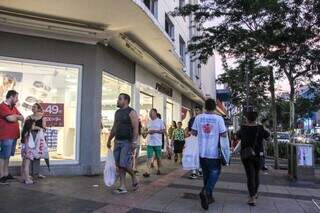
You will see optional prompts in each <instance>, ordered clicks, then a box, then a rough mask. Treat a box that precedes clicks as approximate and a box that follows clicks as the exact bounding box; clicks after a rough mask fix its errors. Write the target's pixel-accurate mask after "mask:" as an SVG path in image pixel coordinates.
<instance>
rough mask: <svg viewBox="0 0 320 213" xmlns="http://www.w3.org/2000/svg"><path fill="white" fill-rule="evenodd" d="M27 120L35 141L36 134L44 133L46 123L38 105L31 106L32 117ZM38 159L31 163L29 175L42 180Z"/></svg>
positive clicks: (35, 158)
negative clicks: (30, 122)
mask: <svg viewBox="0 0 320 213" xmlns="http://www.w3.org/2000/svg"><path fill="white" fill-rule="evenodd" d="M27 120H31V121H32V122H33V123H34V126H33V128H32V129H31V134H32V136H33V138H34V139H36V136H37V134H38V133H39V131H41V130H42V131H45V129H46V122H45V118H44V117H43V109H42V107H41V105H40V104H39V103H35V104H34V105H33V106H32V115H29V116H28V117H27V118H26V121H27ZM40 160H41V159H40V158H37V157H36V156H35V157H34V158H33V159H32V161H31V175H32V177H33V178H39V179H44V178H45V176H44V175H42V174H40Z"/></svg>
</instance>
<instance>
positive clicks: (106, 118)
mask: <svg viewBox="0 0 320 213" xmlns="http://www.w3.org/2000/svg"><path fill="white" fill-rule="evenodd" d="M131 91H132V86H131V84H129V83H127V82H125V81H121V80H118V79H117V78H115V77H111V76H110V75H108V74H106V73H104V74H103V76H102V108H101V119H102V120H101V128H102V130H101V148H100V150H101V157H102V158H105V157H106V155H107V140H108V137H109V134H110V131H111V128H112V125H113V121H114V115H115V112H116V110H117V109H118V108H117V100H118V96H119V94H120V93H127V94H129V95H131ZM131 103H132V100H131Z"/></svg>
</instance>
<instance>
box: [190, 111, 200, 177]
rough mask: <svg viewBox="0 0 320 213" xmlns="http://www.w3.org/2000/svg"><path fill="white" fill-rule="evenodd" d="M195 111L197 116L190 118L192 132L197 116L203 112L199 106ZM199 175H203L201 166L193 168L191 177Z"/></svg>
mask: <svg viewBox="0 0 320 213" xmlns="http://www.w3.org/2000/svg"><path fill="white" fill-rule="evenodd" d="M194 113H195V116H193V117H192V118H190V120H189V122H188V131H189V133H191V131H192V126H193V123H194V120H195V118H196V117H197V116H198V115H200V114H201V113H202V108H201V107H199V106H197V107H195V109H194ZM197 176H199V177H201V176H202V169H201V168H199V169H198V170H192V171H191V174H190V179H197Z"/></svg>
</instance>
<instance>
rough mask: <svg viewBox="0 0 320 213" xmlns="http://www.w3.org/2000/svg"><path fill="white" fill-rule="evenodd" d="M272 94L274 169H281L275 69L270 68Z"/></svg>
mask: <svg viewBox="0 0 320 213" xmlns="http://www.w3.org/2000/svg"><path fill="white" fill-rule="evenodd" d="M269 78H270V79H269V84H270V88H269V90H270V93H271V109H272V126H273V128H272V135H273V140H274V168H275V169H278V168H279V145H278V139H277V106H276V97H275V88H274V83H275V80H274V74H273V69H272V67H270V77H269Z"/></svg>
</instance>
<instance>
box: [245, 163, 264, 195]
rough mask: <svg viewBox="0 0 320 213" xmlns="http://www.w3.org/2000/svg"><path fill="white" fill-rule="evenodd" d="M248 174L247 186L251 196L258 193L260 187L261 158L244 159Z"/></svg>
mask: <svg viewBox="0 0 320 213" xmlns="http://www.w3.org/2000/svg"><path fill="white" fill-rule="evenodd" d="M242 163H243V165H244V168H245V170H246V175H247V186H248V191H249V194H250V197H253V196H255V195H256V194H257V192H258V188H259V171H260V160H259V159H258V158H251V159H246V160H242Z"/></svg>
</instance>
